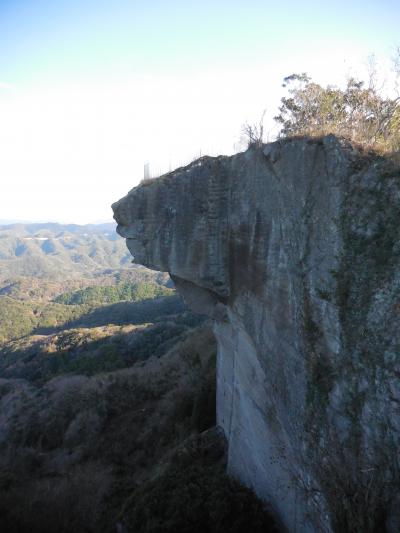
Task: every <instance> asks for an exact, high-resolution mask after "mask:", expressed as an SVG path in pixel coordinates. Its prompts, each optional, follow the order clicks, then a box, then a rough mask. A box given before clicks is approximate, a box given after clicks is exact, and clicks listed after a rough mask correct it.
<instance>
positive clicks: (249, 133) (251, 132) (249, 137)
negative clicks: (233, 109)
mask: <svg viewBox="0 0 400 533" xmlns="http://www.w3.org/2000/svg"><path fill="white" fill-rule="evenodd" d="M266 112H267V110H266V109H264V111H263V112H262V114H261V117H260V120H259V122H258V123H255V124H249V123H248V122H246V123H245V124H243V126H242V135H243V136H244V137H245V139H246V141H247V145H248V146H249V147H250V146H261V145H262V144H263V142H264V118H265V113H266Z"/></svg>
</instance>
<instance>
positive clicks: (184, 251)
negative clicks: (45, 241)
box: [113, 136, 400, 533]
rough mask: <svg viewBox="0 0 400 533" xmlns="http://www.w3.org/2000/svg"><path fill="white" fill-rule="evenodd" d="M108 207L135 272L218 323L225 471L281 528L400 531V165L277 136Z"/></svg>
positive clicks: (334, 144) (345, 147)
mask: <svg viewBox="0 0 400 533" xmlns="http://www.w3.org/2000/svg"><path fill="white" fill-rule="evenodd" d="M113 209H114V213H115V219H116V221H117V223H118V233H119V234H120V235H122V236H123V237H125V238H126V239H127V245H128V248H129V250H130V251H131V253H132V254H133V256H134V258H135V261H136V262H138V263H141V264H143V265H145V266H147V267H150V268H152V269H155V270H161V271H166V272H170V274H171V276H172V278H173V280H174V282H175V284H176V286H177V288H178V290H179V291H180V292H181V293H182V294H183V295H184V297H185V298H186V300H187V301H188V303H189V304H190V305H191V306H192V307H193V309H194V310H196V311H201V312H203V313H207V314H208V315H209V316H211V317H213V318H214V320H215V326H214V330H215V334H216V337H217V341H218V362H217V419H218V423H219V425H220V426H221V427H222V428H223V430H224V432H225V434H226V437H227V440H228V444H229V454H228V471H229V472H230V473H232V474H233V475H235V476H236V477H238V478H239V479H240V480H241V481H243V482H245V483H246V484H247V485H249V486H251V487H252V488H254V489H255V491H256V492H257V494H259V495H260V496H261V497H262V498H263V499H265V500H267V501H269V502H270V503H271V504H272V505H273V507H274V509H275V511H276V513H277V514H278V515H279V516H280V517H281V518H282V520H283V522H284V524H285V525H286V527H287V528H288V530H289V531H296V532H320V531H329V532H330V531H338V532H345V531H352V532H360V533H361V532H363V533H366V532H369V531H371V532H372V531H385V530H387V531H390V532H395V531H399V530H400V516H399V500H400V495H399V459H398V446H399V437H400V435H399V432H400V417H399V405H400V386H399V376H400V361H399V347H400V329H399V304H398V301H399V291H400V269H399V255H400V240H399V232H400V225H399V220H400V171H399V170H398V168H396V167H395V166H394V165H393V164H392V163H391V162H390V161H388V160H385V159H384V158H379V157H377V156H375V155H373V154H368V153H364V152H362V151H361V150H358V149H357V148H356V147H354V146H351V145H349V144H347V143H345V142H344V141H341V140H339V139H337V138H335V137H333V136H328V137H324V138H321V139H310V138H297V139H287V140H284V141H278V142H275V143H272V144H268V145H264V146H262V147H258V148H257V147H253V148H251V149H249V150H248V151H247V152H245V153H243V154H238V155H235V156H232V157H218V158H207V157H205V158H202V159H200V160H198V161H196V162H194V163H192V164H191V165H189V166H188V167H185V168H181V169H177V170H176V171H174V172H172V173H170V174H167V175H165V176H162V177H161V178H159V179H156V180H152V181H148V182H145V183H143V184H142V185H140V186H139V187H136V188H135V189H133V190H132V191H130V193H129V194H128V195H127V196H126V197H125V198H123V199H121V200H120V201H119V202H117V203H115V204H114V206H113ZM385 528H386V529H385Z"/></svg>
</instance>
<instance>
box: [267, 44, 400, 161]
mask: <svg viewBox="0 0 400 533" xmlns="http://www.w3.org/2000/svg"><path fill="white" fill-rule="evenodd" d="M399 57H400V55H399ZM399 73H400V68H399ZM283 87H287V88H288V95H287V96H284V97H283V98H282V99H281V106H280V108H279V115H277V116H276V117H275V120H276V121H277V122H278V123H279V124H280V125H281V130H280V137H288V136H293V135H326V134H329V133H333V134H336V135H339V136H343V137H346V138H348V139H351V140H352V141H356V142H360V143H362V144H364V145H366V146H369V147H373V148H375V149H378V150H382V151H390V152H394V151H399V150H400V97H399V96H398V97H397V98H389V97H383V96H382V95H381V94H380V92H379V90H378V89H377V86H376V82H375V80H374V78H373V76H370V83H369V86H368V87H366V86H365V83H364V82H363V81H359V80H357V79H355V78H350V79H349V80H348V81H347V85H346V87H345V88H344V89H340V88H338V87H335V86H332V85H328V86H327V87H322V86H321V85H319V84H317V83H315V82H314V81H312V79H311V78H310V77H309V76H308V75H307V74H306V73H303V74H292V75H291V76H287V77H286V78H285V79H284V83H283Z"/></svg>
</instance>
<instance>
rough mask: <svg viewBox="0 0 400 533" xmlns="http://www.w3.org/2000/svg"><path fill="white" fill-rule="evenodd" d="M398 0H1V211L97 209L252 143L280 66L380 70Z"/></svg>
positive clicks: (75, 214) (61, 213) (41, 213)
mask: <svg viewBox="0 0 400 533" xmlns="http://www.w3.org/2000/svg"><path fill="white" fill-rule="evenodd" d="M398 28H400V4H399V3H398V0H374V1H372V0H363V1H359V0H353V1H352V2H348V1H342V0H338V1H332V2H329V3H328V2H315V0H313V1H309V0H303V1H301V2H299V1H293V0H292V1H288V0H286V1H285V0H281V1H280V2H276V1H270V0H264V1H259V0H247V1H244V0H242V1H236V0H230V1H226V0H221V1H217V0H213V1H209V0H202V1H201V2H200V1H193V0H192V1H188V0H186V1H180V0H168V1H167V0H164V1H162V0H146V1H143V0H141V1H137V0H130V1H118V0H114V1H112V2H111V1H108V2H105V1H101V0H96V1H90V0H80V1H77V0H68V1H64V0H57V1H54V0H52V1H46V0H34V1H33V0H32V1H24V0H10V1H7V0H6V1H5V0H0V219H1V220H4V219H12V220H15V219H22V220H32V221H59V222H75V223H89V222H99V221H108V220H111V219H112V212H111V208H110V204H111V203H112V202H113V201H115V200H117V199H118V198H120V197H122V196H124V195H125V194H126V193H127V192H128V191H129V190H130V189H131V188H132V187H134V186H136V185H137V184H138V183H139V182H140V180H141V179H142V178H143V166H144V163H145V162H147V161H149V163H150V169H151V172H152V173H154V174H156V173H159V172H166V171H168V170H169V169H173V168H174V167H176V166H179V165H181V164H185V163H187V162H189V161H191V160H192V159H193V158H195V157H197V156H199V155H200V154H201V155H203V154H207V153H208V154H210V155H217V154H219V153H224V154H231V153H234V152H235V151H237V150H239V149H241V148H243V144H242V142H241V140H240V132H241V127H242V125H243V124H244V123H245V122H250V123H253V122H256V121H258V119H259V117H260V116H261V114H262V112H263V110H264V109H266V124H265V129H266V132H267V134H266V137H267V139H266V140H273V139H274V136H275V135H276V133H277V129H276V126H275V125H274V122H273V120H272V117H273V116H274V115H275V114H276V111H277V106H278V105H279V100H280V98H281V97H282V95H283V89H282V87H281V83H282V80H283V78H284V77H285V76H287V75H289V74H292V73H294V72H307V73H308V74H309V75H311V76H312V78H313V79H314V80H315V81H317V82H319V83H321V84H327V83H333V84H338V85H340V84H343V83H344V81H345V79H346V77H347V76H349V75H350V74H356V75H359V76H363V75H364V74H365V71H366V61H367V58H368V56H370V55H371V54H375V56H376V58H377V61H378V64H379V65H380V67H381V68H382V70H383V72H384V75H385V76H386V75H388V76H389V75H390V71H389V68H390V63H389V60H390V57H391V55H393V53H394V49H395V47H396V46H399V45H400V32H399V30H398Z"/></svg>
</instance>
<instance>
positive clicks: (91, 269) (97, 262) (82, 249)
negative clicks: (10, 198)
mask: <svg viewBox="0 0 400 533" xmlns="http://www.w3.org/2000/svg"><path fill="white" fill-rule="evenodd" d="M115 228H116V225H115V223H105V224H86V225H79V224H59V223H56V222H48V223H26V224H24V223H14V224H5V225H0V279H4V278H6V277H10V276H15V275H19V276H35V277H40V278H44V277H45V278H50V279H59V278H60V277H63V276H65V275H68V276H74V275H78V276H80V277H82V275H83V276H87V277H90V276H92V275H98V273H99V272H100V271H101V270H104V269H116V268H121V267H124V266H128V265H129V263H130V261H131V259H132V258H131V256H130V254H129V252H128V251H127V249H126V246H125V242H124V240H123V239H121V238H120V237H119V236H118V235H117V233H116V231H115Z"/></svg>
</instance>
